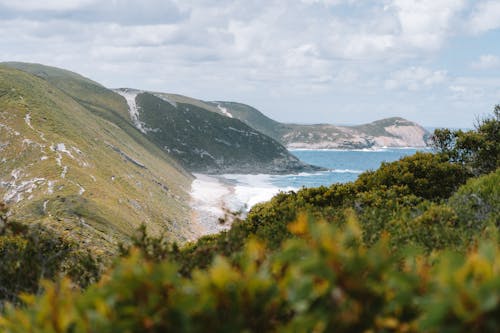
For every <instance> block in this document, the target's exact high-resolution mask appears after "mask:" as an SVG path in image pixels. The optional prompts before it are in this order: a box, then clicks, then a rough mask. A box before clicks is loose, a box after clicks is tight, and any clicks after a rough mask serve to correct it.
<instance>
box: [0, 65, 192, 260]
mask: <svg viewBox="0 0 500 333" xmlns="http://www.w3.org/2000/svg"><path fill="white" fill-rule="evenodd" d="M36 66H38V65H30V66H29V69H30V71H31V72H36V73H37V75H32V74H30V73H26V72H22V71H20V70H16V69H12V68H9V67H7V66H0V123H1V124H3V127H1V128H0V142H2V143H7V145H6V146H4V147H3V149H2V158H4V162H3V163H0V179H1V181H2V182H3V184H4V186H1V187H0V199H1V198H2V197H3V196H4V195H5V194H6V193H7V191H8V190H9V188H11V187H12V185H10V186H11V187H9V185H8V183H11V184H12V183H13V181H14V179H13V177H12V175H11V173H12V172H13V171H15V170H18V171H19V179H18V180H17V181H16V184H17V185H19V184H21V182H27V181H30V180H33V179H35V178H43V179H44V181H40V183H39V184H35V185H36V186H35V187H34V188H32V189H31V191H30V192H28V191H25V192H24V193H23V199H22V200H20V201H19V202H15V200H12V201H11V202H10V203H9V206H10V209H11V211H12V213H13V216H12V218H11V219H14V220H19V221H23V222H27V223H32V222H38V221H41V222H43V223H46V224H50V225H51V226H53V227H55V228H57V229H58V230H60V231H63V232H66V233H68V234H69V235H71V236H72V237H74V238H75V239H76V240H77V241H85V242H88V244H89V247H90V248H93V249H95V250H103V249H104V251H105V252H106V251H107V252H112V251H114V250H115V249H116V243H117V242H120V241H125V240H127V239H128V237H129V236H130V235H131V234H132V233H133V232H134V231H135V230H136V229H137V228H138V227H139V225H140V224H141V223H146V224H147V227H148V229H149V230H150V231H151V232H152V233H154V234H161V233H165V231H167V230H168V232H167V233H166V235H167V237H168V238H169V239H170V240H172V241H177V242H183V241H185V240H187V239H190V238H192V237H193V233H192V231H191V230H190V227H189V218H190V217H189V207H188V205H187V203H188V202H189V200H188V198H189V196H188V193H187V191H188V190H189V187H190V182H191V179H192V178H191V176H190V175H189V174H188V173H186V172H185V171H183V169H182V168H181V167H180V166H179V164H178V163H176V162H175V161H174V160H173V159H172V158H171V157H169V156H168V155H167V154H166V153H165V152H163V151H162V150H161V149H159V148H158V147H157V146H156V145H155V144H154V143H153V142H151V140H149V139H148V138H147V137H145V136H144V135H142V133H140V132H139V131H138V130H137V129H135V128H134V127H133V126H132V124H131V123H130V121H129V120H128V118H126V117H128V110H127V105H126V102H125V100H124V99H123V98H122V97H121V96H119V95H117V94H115V93H113V92H112V91H110V90H107V89H105V88H103V87H102V86H100V85H98V84H96V83H93V82H91V81H89V80H88V79H85V78H80V77H79V76H74V75H69V74H68V76H65V75H63V74H65V72H62V73H61V72H60V71H57V70H56V71H55V73H56V74H57V75H55V76H52V73H53V71H52V70H51V68H46V67H45V66H40V67H38V70H37V67H36ZM17 67H20V66H17ZM40 72H43V73H45V74H46V75H45V76H44V75H40ZM65 80H68V84H67V85H65V83H64V82H65ZM59 87H62V88H61V89H60V88H59ZM27 114H29V115H30V117H31V121H30V123H31V125H32V127H33V129H31V128H30V127H29V126H28V124H27V123H26V120H25V117H26V115H27ZM16 132H17V133H19V135H16ZM23 140H24V142H23ZM26 140H30V141H26ZM44 140H46V141H44ZM27 142H29V143H27ZM60 143H64V144H65V148H66V149H67V150H70V152H71V154H72V156H73V157H74V158H71V157H70V156H69V155H68V154H66V153H64V152H59V153H60V154H61V156H62V157H61V159H60V161H61V165H58V163H57V158H58V156H57V152H56V151H52V150H51V149H50V147H54V146H56V145H57V144H60ZM73 147H75V148H76V149H77V150H76V149H73ZM113 147H116V148H118V149H119V150H120V151H121V152H123V153H124V154H126V155H127V156H130V157H131V158H133V159H134V160H137V161H140V162H141V163H142V164H143V165H144V166H145V168H141V167H139V166H137V165H135V164H134V163H131V162H130V161H129V160H127V159H126V158H124V157H123V155H122V154H120V153H118V152H116V151H115V150H114V149H113ZM78 151H80V152H81V153H78ZM64 166H66V167H67V173H66V174H65V177H64V178H62V176H61V175H62V173H63V171H64ZM49 180H50V181H53V182H54V185H53V192H52V193H50V191H49V185H48V181H49ZM82 188H84V189H85V191H84V192H83V193H81V195H80V194H79V193H80V192H81V189H82ZM166 188H168V191H166V190H165V189H166ZM44 206H45V209H44Z"/></svg>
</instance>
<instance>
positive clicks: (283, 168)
mask: <svg viewBox="0 0 500 333" xmlns="http://www.w3.org/2000/svg"><path fill="white" fill-rule="evenodd" d="M136 103H137V105H138V106H139V108H140V110H141V111H140V120H141V121H142V122H144V123H145V125H146V127H147V128H150V130H147V133H146V135H147V136H148V137H149V138H151V140H152V141H153V142H155V143H156V144H157V145H158V146H159V147H163V149H165V150H166V151H167V152H168V153H169V154H170V155H171V156H174V157H175V158H176V159H177V160H178V161H180V162H181V163H182V165H183V166H184V167H185V168H187V169H188V170H190V171H196V172H208V173H224V172H239V173H252V172H255V170H259V171H260V172H266V173H283V172H293V171H303V170H313V169H314V168H313V167H311V166H309V165H306V164H304V163H302V162H300V161H299V160H298V159H297V158H296V157H294V156H293V155H291V154H290V153H289V152H288V151H287V150H286V149H285V147H283V146H282V145H281V144H279V143H278V142H276V141H275V140H273V139H271V138H270V137H268V136H265V135H263V134H261V133H260V132H257V131H255V130H254V129H252V128H251V127H249V126H247V125H245V124H244V123H242V122H241V121H239V120H238V119H234V118H229V117H224V116H221V115H220V114H218V113H215V112H211V111H207V110H206V109H205V108H202V107H200V106H198V105H193V104H184V103H181V102H176V104H175V105H173V104H171V103H169V102H167V101H165V100H162V99H161V98H159V97H157V96H155V95H152V94H149V93H141V94H139V95H138V96H137V97H136Z"/></svg>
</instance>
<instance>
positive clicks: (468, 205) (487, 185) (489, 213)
mask: <svg viewBox="0 0 500 333" xmlns="http://www.w3.org/2000/svg"><path fill="white" fill-rule="evenodd" d="M449 204H450V206H452V207H453V208H454V209H455V210H456V212H457V214H458V219H459V222H460V223H461V224H462V225H465V226H467V228H469V229H477V230H481V229H483V228H484V227H485V226H486V225H487V224H488V223H494V224H495V225H496V226H497V227H500V168H499V169H497V170H496V171H495V172H493V173H491V174H488V175H485V176H482V177H479V178H476V179H471V180H469V181H468V182H467V184H465V185H464V186H462V187H461V188H460V189H459V190H458V191H457V192H456V193H455V194H454V195H453V196H452V197H451V198H450V200H449Z"/></svg>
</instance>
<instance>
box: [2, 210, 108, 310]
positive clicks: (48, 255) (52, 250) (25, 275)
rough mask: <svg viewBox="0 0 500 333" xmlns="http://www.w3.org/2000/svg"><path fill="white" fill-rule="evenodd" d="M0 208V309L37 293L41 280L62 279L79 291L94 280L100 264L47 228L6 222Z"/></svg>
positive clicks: (97, 275)
mask: <svg viewBox="0 0 500 333" xmlns="http://www.w3.org/2000/svg"><path fill="white" fill-rule="evenodd" d="M1 207H2V210H3V212H4V213H3V214H2V216H1V222H0V223H1V225H0V262H1V265H0V308H1V307H2V306H3V303H4V302H5V301H8V302H13V303H20V299H19V297H18V296H19V294H20V293H34V294H36V293H40V292H41V291H42V288H41V286H40V280H42V279H52V280H55V279H57V278H59V276H60V275H66V276H68V277H70V278H71V279H72V281H73V283H75V284H76V285H77V286H79V287H86V286H88V285H89V284H91V283H93V282H96V281H97V280H98V278H99V275H100V269H101V268H100V263H99V261H98V260H97V259H95V258H94V257H93V256H92V255H91V254H90V253H89V252H87V251H83V250H80V249H79V248H78V246H77V244H75V243H74V242H71V241H69V240H67V239H65V238H64V237H62V236H61V235H58V234H57V233H56V232H54V231H53V230H51V229H49V228H47V227H43V226H41V225H39V224H35V225H30V226H28V225H23V224H21V223H17V222H9V221H7V218H6V215H7V214H6V213H5V212H6V208H5V206H3V205H2V206H1Z"/></svg>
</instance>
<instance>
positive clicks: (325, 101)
mask: <svg viewBox="0 0 500 333" xmlns="http://www.w3.org/2000/svg"><path fill="white" fill-rule="evenodd" d="M0 41H1V42H0V61H25V62H36V63H42V64H46V65H51V66H56V67H62V68H66V69H69V70H72V71H75V72H78V73H80V74H82V75H84V76H86V77H89V78H91V79H93V80H95V81H97V82H100V83H101V84H103V85H105V86H106V87H110V88H117V87H131V88H138V89H144V90H154V91H161V92H171V93H179V94H183V95H187V96H191V97H195V98H199V99H203V100H225V101H238V102H242V103H246V104H249V105H252V106H254V107H256V108H257V109H259V110H260V111H262V112H263V113H264V114H266V115H268V116H270V117H271V118H273V119H276V120H278V121H284V122H296V123H334V124H360V123H366V122H370V121H373V120H377V119H381V118H385V117H390V116H401V117H405V118H407V119H410V120H413V121H416V122H418V123H420V124H423V125H424V126H435V127H445V126H446V127H471V126H472V125H473V124H474V123H475V121H476V120H477V119H478V117H484V116H486V115H488V114H491V111H492V110H493V107H494V105H495V104H499V103H500V0H259V1H254V0H234V1H230V0H197V1H195V0H107V1H102V0H45V1H39V0H23V1H13V0H10V1H9V0H0Z"/></svg>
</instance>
